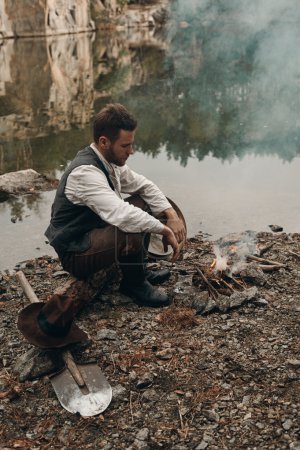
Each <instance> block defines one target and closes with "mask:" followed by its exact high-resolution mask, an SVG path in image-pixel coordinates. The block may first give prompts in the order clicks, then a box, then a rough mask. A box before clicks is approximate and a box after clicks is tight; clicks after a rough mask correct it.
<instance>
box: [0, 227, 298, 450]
mask: <svg viewBox="0 0 300 450" xmlns="http://www.w3.org/2000/svg"><path fill="white" fill-rule="evenodd" d="M248 236H249V235H248ZM243 238H244V236H243V235H242V236H241V239H243ZM252 238H253V239H254V243H255V247H256V248H257V249H258V248H259V249H260V250H262V249H264V254H263V256H262V258H264V259H265V260H267V261H269V263H268V264H266V263H264V264H262V262H260V261H259V260H257V261H256V260H250V261H249V258H248V256H249V254H244V255H243V261H242V263H243V264H242V266H240V267H239V271H238V273H237V274H236V275H235V276H234V277H233V275H232V273H233V272H232V273H231V272H230V273H229V272H228V277H227V278H224V277H223V278H222V277H220V274H219V275H218V274H217V272H216V271H215V269H214V268H213V267H212V265H213V264H212V263H213V261H214V259H215V258H216V255H215V253H216V246H215V245H216V244H220V243H214V242H210V241H208V240H206V239H205V238H204V236H202V235H198V236H196V237H194V238H192V239H190V240H189V241H188V242H187V245H186V247H185V249H184V251H183V254H182V257H181V260H180V261H178V262H176V263H175V264H173V266H172V276H171V278H170V279H169V281H168V282H166V283H165V284H164V285H163V287H162V288H163V289H165V290H166V291H167V292H168V293H169V294H170V296H171V297H172V299H173V303H172V305H171V306H170V307H168V308H164V309H161V310H156V309H151V308H141V307H138V306H137V305H135V304H134V303H132V302H131V300H130V299H129V298H127V297H124V296H122V295H120V294H119V293H118V281H119V280H118V274H116V276H115V277H114V278H113V279H112V280H111V282H110V283H109V284H108V285H106V287H105V288H104V289H103V290H102V291H101V292H100V293H99V295H98V296H97V297H96V298H95V299H94V301H93V302H91V303H90V304H88V305H87V306H86V307H85V309H83V310H82V311H81V312H80V314H79V315H78V320H77V323H78V324H80V326H81V327H82V328H83V329H84V330H85V331H87V332H88V334H89V336H90V342H89V345H87V346H75V347H74V348H73V349H72V352H73V355H74V358H75V359H76V361H78V362H85V361H88V360H91V359H92V360H96V361H97V363H98V364H99V365H100V367H101V368H102V370H103V372H104V373H105V375H106V377H107V379H108V380H109V382H110V383H111V385H112V387H113V400H112V403H111V404H110V406H109V407H108V409H107V410H106V411H105V412H104V413H103V414H102V415H100V416H95V417H92V418H84V417H79V416H77V415H72V414H70V413H68V412H67V411H66V410H64V409H63V408H62V407H61V406H60V404H59V402H58V400H57V398H56V395H55V393H54V391H53V388H52V385H51V383H50V382H49V379H48V377H47V375H46V374H44V375H43V376H41V371H42V370H44V371H47V369H46V368H45V367H44V368H43V367H39V368H38V367H37V371H36V374H35V375H36V376H37V378H35V379H28V378H30V376H28V373H29V372H28V373H27V375H26V374H25V375H24V372H23V376H22V374H21V372H20V365H19V366H18V367H16V363H17V362H20V358H21V356H22V355H24V354H26V355H27V356H28V357H27V359H28V363H29V362H30V361H29V360H30V357H36V356H37V352H36V350H34V349H33V348H32V347H31V346H30V345H29V344H27V343H26V342H25V340H24V339H23V337H22V336H21V335H20V334H19V332H18V330H17V327H16V317H17V314H18V312H19V311H20V309H21V308H23V307H24V306H25V305H26V304H27V303H28V301H27V299H26V298H25V296H24V294H23V293H22V290H21V288H20V287H19V285H18V283H17V281H16V278H15V276H14V273H13V272H8V271H7V272H3V273H2V274H1V275H0V309H1V331H0V335H1V356H0V399H1V405H0V414H1V424H2V427H1V432H0V448H3V449H13V448H22V449H46V448H47V449H65V450H66V449H86V448H91V449H105V450H109V449H140V450H142V449H143V450H144V449H153V450H154V449H175V450H176V449H177V450H185V449H197V450H201V449H208V450H210V449H214V450H219V449H260V450H261V449H266V450H269V449H293V450H296V449H299V448H300V442H299V441H297V433H299V369H300V359H299V314H300V304H299V299H300V276H299V275H300V234H285V233H259V234H257V235H255V236H253V235H252ZM225 241H226V239H225ZM231 241H232V242H231ZM223 242H224V240H223ZM247 242H248V241H247ZM227 243H228V244H230V247H228V248H229V249H230V252H231V253H233V252H235V255H236V254H239V248H241V247H239V242H238V241H237V238H232V239H231V238H227ZM252 244H253V241H252ZM252 244H251V245H252ZM222 248H223V249H224V247H222ZM234 248H235V249H234ZM248 248H249V246H248ZM251 250H252V254H254V253H255V252H254V251H253V248H252V249H251ZM257 254H259V253H257ZM230 257H231V256H230ZM234 257H235V258H236V256H234ZM234 257H232V259H234ZM229 259H230V258H229ZM228 261H229V260H228ZM229 262H230V261H229ZM272 262H276V264H277V268H274V265H272V264H271V263H272ZM152 264H154V267H155V266H159V265H162V266H169V265H170V264H171V263H169V262H168V261H161V262H159V263H153V262H152ZM276 264H275V265H276ZM266 265H269V266H270V267H273V269H265V268H264V267H265V266H266ZM20 268H21V269H22V270H23V271H24V273H25V274H26V276H27V277H28V279H29V280H30V283H31V284H32V286H33V288H34V290H35V292H36V294H37V296H38V297H39V299H40V300H43V301H46V300H47V298H48V297H49V296H50V295H51V292H53V290H54V288H55V287H57V286H60V285H61V284H63V283H64V282H65V281H66V279H68V275H67V274H66V273H65V272H64V271H62V268H61V266H60V264H59V263H58V261H57V260H56V259H53V258H50V257H46V256H45V257H41V258H38V259H36V260H32V261H26V262H23V263H22V264H20V265H18V267H16V269H20ZM232 268H233V265H232V266H231V269H232ZM199 270H200V271H201V273H202V274H203V275H204V276H205V278H206V279H207V281H208V282H209V284H211V286H212V287H213V288H214V289H215V290H216V294H213V293H214V291H213V290H211V288H210V287H209V286H208V285H207V284H206V283H205V282H204V281H203V279H202V278H201V276H200V275H199ZM232 277H233V278H232ZM234 279H235V282H236V284H234V283H233V280H234ZM226 280H227V281H226ZM224 281H225V283H227V284H228V285H229V287H226V284H224ZM249 290H250V291H251V292H252V294H251V295H248V294H249V292H250V291H249ZM246 294H247V295H246ZM237 297H239V298H240V299H241V301H240V304H239V303H238V302H236V301H235V303H233V299H235V300H236V298H237ZM27 352H29V353H27ZM32 355H33V356H32ZM34 355H35V356H34ZM23 370H24V364H23ZM49 370H50V369H49V367H48V371H49ZM52 370H53V368H52ZM38 371H40V374H39V373H38ZM31 375H32V372H31ZM20 379H21V380H23V379H25V381H20Z"/></svg>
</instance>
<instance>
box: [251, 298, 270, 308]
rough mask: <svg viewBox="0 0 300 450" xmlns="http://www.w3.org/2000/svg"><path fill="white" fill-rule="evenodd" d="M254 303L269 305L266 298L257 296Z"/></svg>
mask: <svg viewBox="0 0 300 450" xmlns="http://www.w3.org/2000/svg"><path fill="white" fill-rule="evenodd" d="M253 303H254V305H256V306H267V305H268V302H267V300H265V299H264V298H257V299H254V300H253Z"/></svg>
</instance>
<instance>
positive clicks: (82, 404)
mask: <svg viewBox="0 0 300 450" xmlns="http://www.w3.org/2000/svg"><path fill="white" fill-rule="evenodd" d="M77 367H78V369H79V370H80V373H81V375H82V377H83V379H84V381H85V384H86V387H84V388H80V387H79V386H78V384H77V383H76V381H75V380H74V378H73V377H72V375H71V373H70V372H69V370H68V369H67V368H65V369H63V370H62V371H61V372H59V373H58V374H55V375H52V376H51V377H50V381H51V383H52V386H53V388H54V390H55V393H56V395H57V398H58V400H59V401H60V404H61V405H62V407H63V408H65V409H66V410H67V411H69V412H71V413H73V414H75V413H77V412H78V413H79V414H80V415H81V416H84V417H90V416H96V415H97V414H100V413H102V412H103V411H104V410H105V409H106V408H107V407H108V405H109V404H110V402H111V399H112V389H111V386H110V384H109V383H108V381H107V380H106V378H105V376H104V375H103V373H102V371H101V369H100V367H99V366H97V365H96V364H77Z"/></svg>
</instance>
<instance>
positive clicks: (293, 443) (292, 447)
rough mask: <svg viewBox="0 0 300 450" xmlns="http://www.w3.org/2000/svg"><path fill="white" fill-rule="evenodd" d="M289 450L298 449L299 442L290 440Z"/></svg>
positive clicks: (299, 447)
mask: <svg viewBox="0 0 300 450" xmlns="http://www.w3.org/2000/svg"><path fill="white" fill-rule="evenodd" d="M290 450H300V442H291V443H290Z"/></svg>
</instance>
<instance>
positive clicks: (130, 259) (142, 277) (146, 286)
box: [120, 251, 170, 307]
mask: <svg viewBox="0 0 300 450" xmlns="http://www.w3.org/2000/svg"><path fill="white" fill-rule="evenodd" d="M120 269H121V271H122V273H123V279H122V281H121V284H120V292H121V293H122V294H124V295H128V296H129V297H131V298H132V299H133V300H134V302H135V303H137V304H139V305H144V306H152V307H160V306H167V305H169V304H170V300H169V298H168V296H167V294H165V293H162V292H160V291H159V290H158V289H157V288H155V287H153V286H152V285H151V284H150V283H149V281H147V279H146V270H145V264H144V254H143V251H141V252H140V253H137V254H135V255H128V256H126V257H123V258H122V259H121V258H120Z"/></svg>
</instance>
